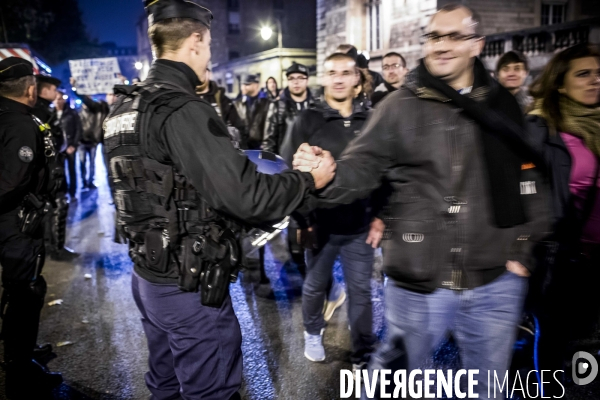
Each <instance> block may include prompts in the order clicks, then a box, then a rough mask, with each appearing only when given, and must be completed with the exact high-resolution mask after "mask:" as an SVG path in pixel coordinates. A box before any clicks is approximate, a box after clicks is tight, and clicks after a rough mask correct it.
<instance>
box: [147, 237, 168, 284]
mask: <svg viewBox="0 0 600 400" xmlns="http://www.w3.org/2000/svg"><path fill="white" fill-rule="evenodd" d="M144 242H145V244H146V266H147V267H148V269H150V270H152V271H155V272H159V273H165V272H167V269H168V268H169V264H170V262H171V252H170V251H169V236H168V234H166V233H165V230H164V229H161V228H156V229H150V230H149V231H148V232H146V234H145V240H144Z"/></svg>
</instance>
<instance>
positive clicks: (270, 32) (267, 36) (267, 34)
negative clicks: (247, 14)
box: [260, 19, 283, 87]
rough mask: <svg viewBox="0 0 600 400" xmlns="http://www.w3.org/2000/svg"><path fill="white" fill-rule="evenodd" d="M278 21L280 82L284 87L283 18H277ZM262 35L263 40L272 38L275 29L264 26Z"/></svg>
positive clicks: (261, 31)
mask: <svg viewBox="0 0 600 400" xmlns="http://www.w3.org/2000/svg"><path fill="white" fill-rule="evenodd" d="M276 22H277V49H278V57H279V84H280V85H281V86H282V87H283V64H282V57H281V56H282V53H283V37H282V35H281V20H280V19H276ZM260 36H261V37H262V38H263V40H269V39H271V36H273V29H272V28H271V27H270V26H263V27H262V28H261V29H260Z"/></svg>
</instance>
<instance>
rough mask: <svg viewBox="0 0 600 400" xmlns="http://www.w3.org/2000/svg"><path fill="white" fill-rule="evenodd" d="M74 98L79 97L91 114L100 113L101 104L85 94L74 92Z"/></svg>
mask: <svg viewBox="0 0 600 400" xmlns="http://www.w3.org/2000/svg"><path fill="white" fill-rule="evenodd" d="M73 93H74V94H75V96H77V97H79V98H80V99H81V101H82V102H83V104H85V106H86V107H87V108H88V109H89V110H90V111H91V112H93V113H100V112H102V104H101V103H100V102H98V101H94V100H93V99H92V98H91V97H90V96H88V95H85V94H79V93H77V91H76V90H74V91H73Z"/></svg>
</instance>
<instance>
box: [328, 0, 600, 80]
mask: <svg viewBox="0 0 600 400" xmlns="http://www.w3.org/2000/svg"><path fill="white" fill-rule="evenodd" d="M449 3H462V4H465V5H467V6H469V7H470V8H472V9H473V10H474V11H475V12H476V13H477V14H478V15H479V17H480V19H481V26H480V28H481V31H482V33H483V34H484V35H486V49H485V50H484V53H483V55H482V59H483V61H484V62H485V63H486V65H487V66H488V68H489V69H490V70H492V69H493V68H494V65H495V62H496V61H497V58H498V56H499V55H500V54H502V53H503V52H504V51H508V50H511V49H513V48H515V49H520V50H521V51H523V52H524V53H525V54H527V55H528V56H529V57H530V58H533V60H532V61H533V62H532V66H533V68H534V69H541V67H542V66H543V65H545V63H546V62H547V60H548V59H549V57H551V55H552V54H553V53H554V51H556V50H559V49H560V48H562V47H564V46H565V45H567V44H569V45H572V44H575V43H578V42H580V41H589V42H591V43H600V38H599V37H598V35H599V32H598V27H600V24H598V21H597V20H596V19H594V17H598V16H600V6H599V4H598V1H597V0H569V1H567V0H462V1H460V0H454V1H453V0H317V65H318V69H317V70H318V74H319V75H320V74H321V73H322V71H321V69H320V68H321V65H322V61H323V60H324V59H325V57H327V55H328V54H330V53H332V52H333V51H335V49H336V47H337V46H338V45H340V44H342V43H350V44H353V45H355V46H356V47H357V48H358V49H359V51H363V52H366V53H368V56H369V57H370V59H371V62H370V65H369V67H370V68H371V69H374V70H376V71H380V69H381V57H382V56H383V55H384V54H385V53H387V52H389V51H397V52H399V53H401V54H402V55H403V56H405V58H406V61H407V63H408V67H409V68H413V67H415V66H416V63H417V60H418V59H419V58H421V56H422V53H421V47H422V39H421V36H422V35H423V34H424V33H425V29H426V27H427V23H428V21H429V18H430V17H431V15H432V14H433V13H434V12H435V11H436V10H437V9H439V8H441V7H443V6H444V5H446V4H449ZM576 21H577V22H576ZM584 21H585V22H584ZM581 23H583V25H581ZM578 28H580V29H579V30H577V29H578ZM530 30H531V31H530Z"/></svg>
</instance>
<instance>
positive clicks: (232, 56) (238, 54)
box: [229, 51, 240, 60]
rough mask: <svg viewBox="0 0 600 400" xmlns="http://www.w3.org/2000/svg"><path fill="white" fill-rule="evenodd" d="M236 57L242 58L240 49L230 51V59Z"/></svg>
mask: <svg viewBox="0 0 600 400" xmlns="http://www.w3.org/2000/svg"><path fill="white" fill-rule="evenodd" d="M236 58H240V53H239V52H238V51H230V52H229V59H230V60H235V59H236Z"/></svg>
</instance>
